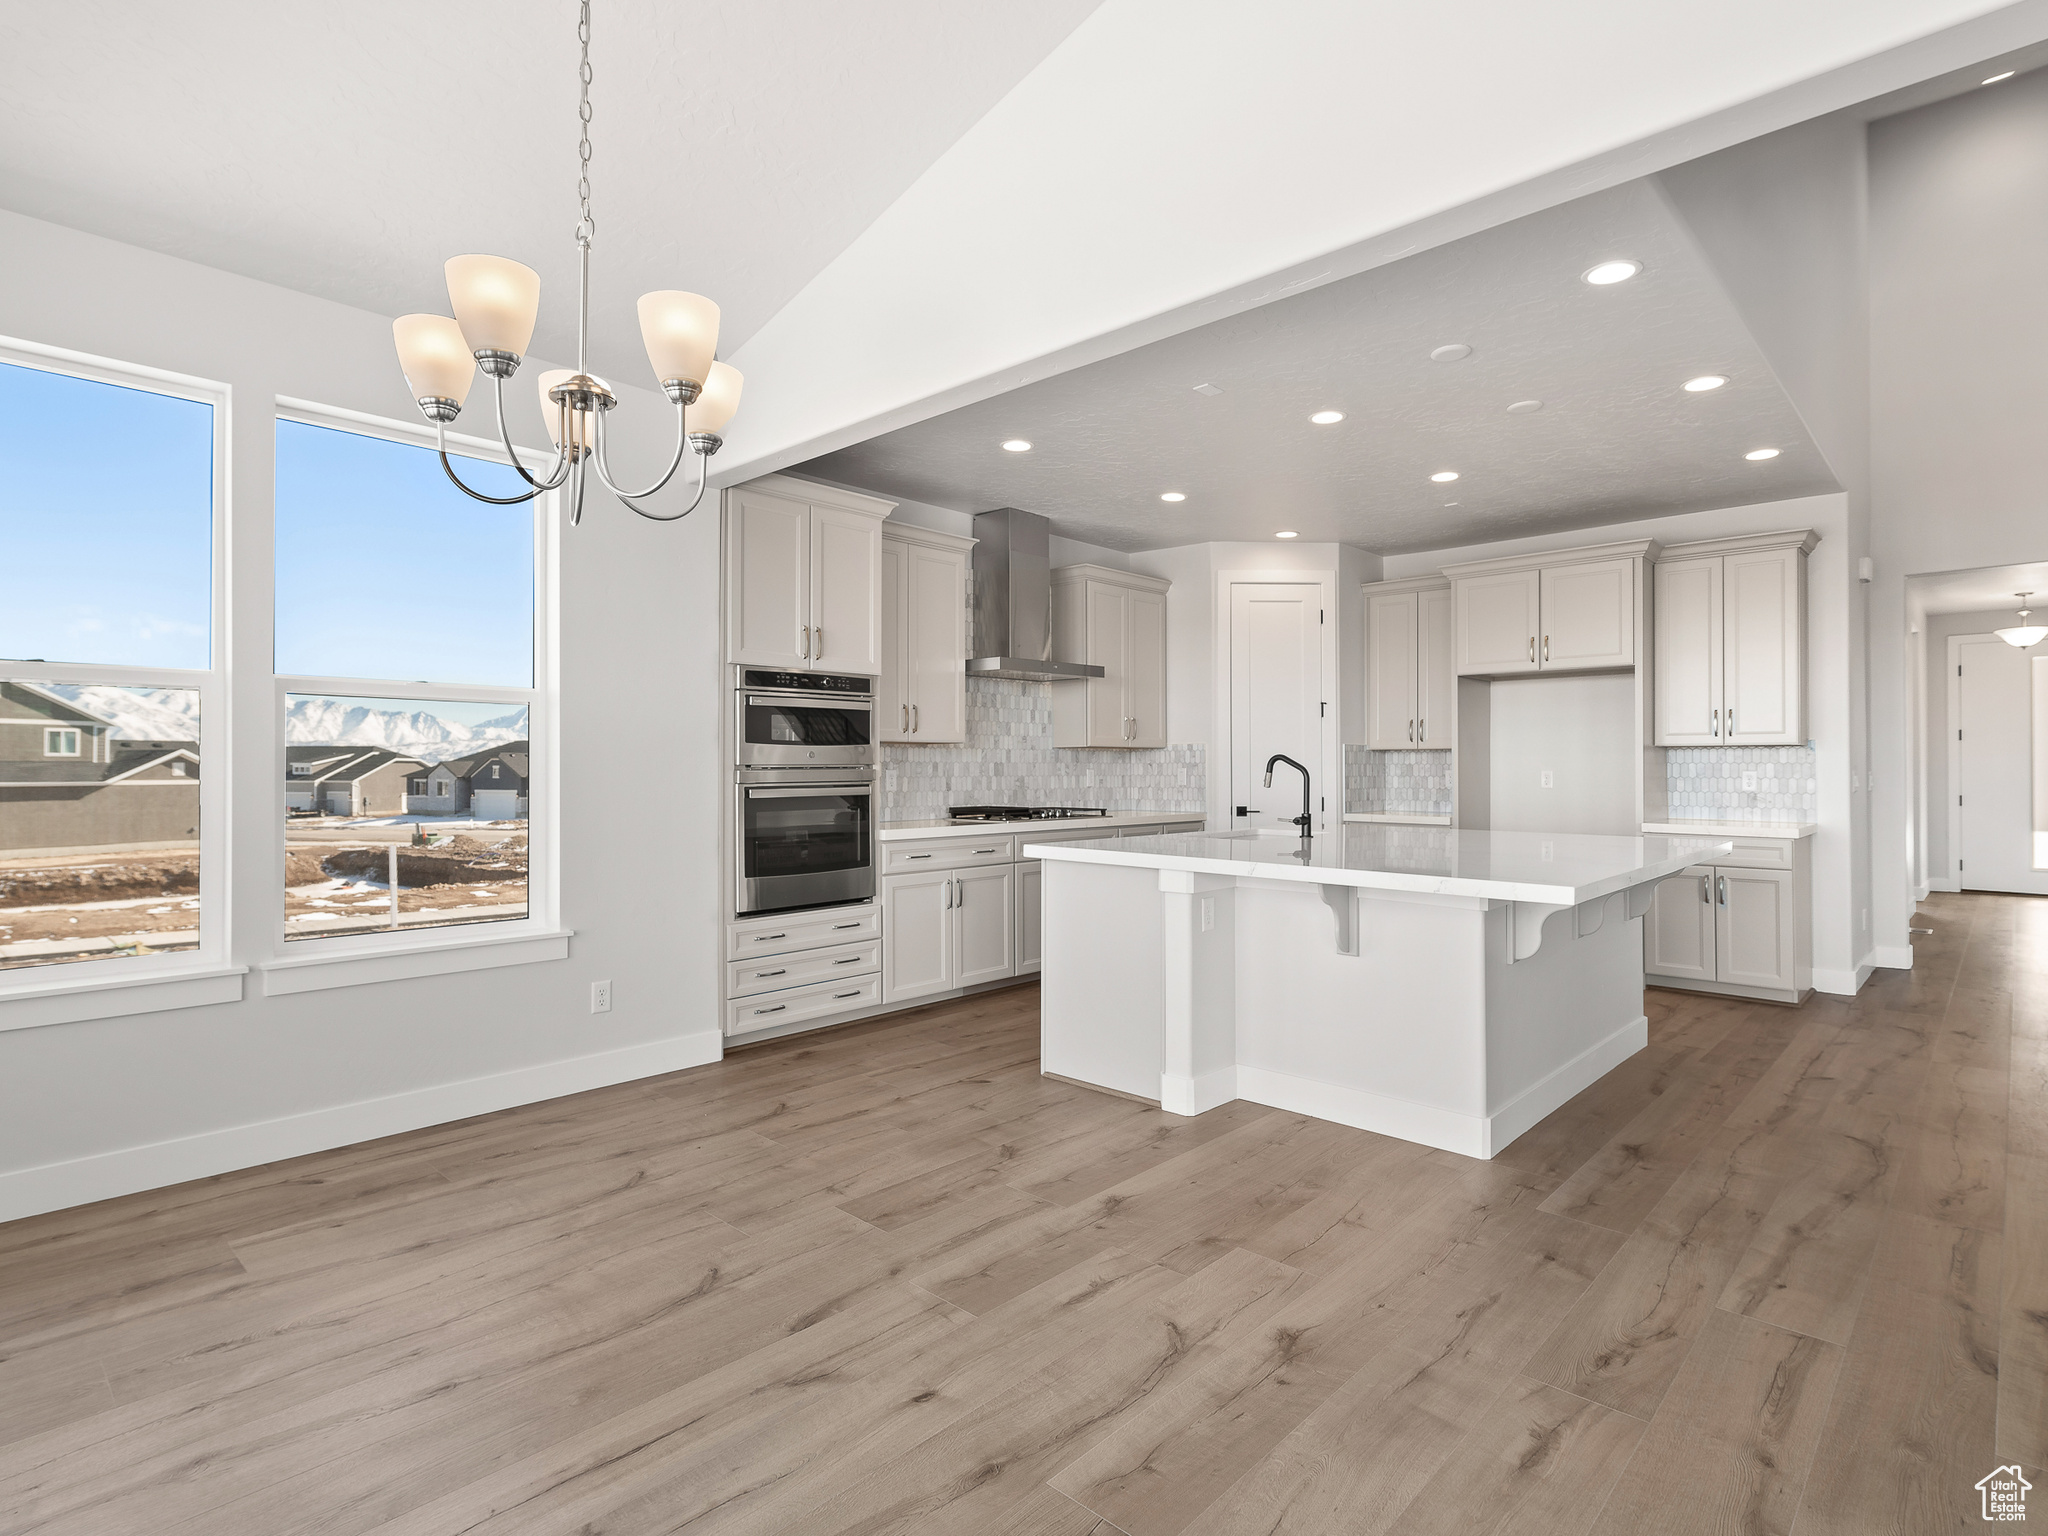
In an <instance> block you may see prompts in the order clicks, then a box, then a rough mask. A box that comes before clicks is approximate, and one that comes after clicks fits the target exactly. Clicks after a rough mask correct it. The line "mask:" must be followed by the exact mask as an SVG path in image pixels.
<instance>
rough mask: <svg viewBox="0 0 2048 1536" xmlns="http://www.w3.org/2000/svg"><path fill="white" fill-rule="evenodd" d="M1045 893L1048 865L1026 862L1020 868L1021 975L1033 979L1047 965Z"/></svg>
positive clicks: (1018, 914) (1019, 965) (1018, 868)
mask: <svg viewBox="0 0 2048 1536" xmlns="http://www.w3.org/2000/svg"><path fill="white" fill-rule="evenodd" d="M1044 889H1045V865H1044V863H1043V862H1041V861H1040V860H1038V859H1025V860H1023V861H1022V862H1020V863H1019V864H1018V865H1017V974H1018V975H1019V976H1026V975H1029V974H1030V973H1031V972H1033V971H1035V970H1037V969H1038V968H1039V966H1040V965H1041V964H1042V963H1043V962H1044V959H1045V949H1044V934H1045V913H1044V909H1043V908H1042V907H1040V905H1039V893H1040V892H1041V891H1043V890H1044Z"/></svg>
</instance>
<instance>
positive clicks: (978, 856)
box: [882, 832, 1017, 875]
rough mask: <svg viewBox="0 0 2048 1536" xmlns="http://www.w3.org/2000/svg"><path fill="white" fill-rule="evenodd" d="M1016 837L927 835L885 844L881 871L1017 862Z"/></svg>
mask: <svg viewBox="0 0 2048 1536" xmlns="http://www.w3.org/2000/svg"><path fill="white" fill-rule="evenodd" d="M1016 862H1017V839H1016V838H1015V837H1013V836H1012V835H1011V834H1009V833H1008V832H1005V833H1002V834H1001V835H1000V836H996V837H962V838H951V837H949V838H924V839H920V840H919V841H916V842H908V843H884V844H882V873H883V874H885V875H911V874H915V873H917V871H919V870H921V869H966V868H967V867H969V866H970V865H974V864H1014V863H1016Z"/></svg>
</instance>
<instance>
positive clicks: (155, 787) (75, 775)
mask: <svg viewBox="0 0 2048 1536" xmlns="http://www.w3.org/2000/svg"><path fill="white" fill-rule="evenodd" d="M114 731H115V725H114V722H113V721H111V720H107V719H104V718H102V717H101V716H99V715H96V714H94V713H92V712H91V711H90V710H87V709H83V708H81V707H80V706H78V705H76V704H73V703H71V702H70V701H69V700H68V699H65V698H62V697H61V696H59V695H57V694H54V693H50V692H47V691H46V690H44V689H42V688H38V687H37V686H36V685H35V684H33V683H17V682H0V848H4V849H6V850H8V851H10V852H21V851H24V850H31V849H33V850H37V851H41V852H45V853H52V852H58V851H62V850H71V849H76V850H96V849H101V848H108V847H116V846H118V847H129V848H150V847H159V848H161V847H175V846H183V845H186V844H189V843H191V842H192V841H193V840H194V839H195V838H197V837H198V836H199V743H197V742H196V741H119V740H116V739H115V736H114Z"/></svg>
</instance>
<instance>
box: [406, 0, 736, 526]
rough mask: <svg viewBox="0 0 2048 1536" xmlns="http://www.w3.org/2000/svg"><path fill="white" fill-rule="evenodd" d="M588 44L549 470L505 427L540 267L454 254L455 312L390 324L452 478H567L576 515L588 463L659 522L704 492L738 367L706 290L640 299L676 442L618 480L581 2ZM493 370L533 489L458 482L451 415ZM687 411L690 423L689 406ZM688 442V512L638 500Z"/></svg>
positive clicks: (548, 381) (536, 484)
mask: <svg viewBox="0 0 2048 1536" xmlns="http://www.w3.org/2000/svg"><path fill="white" fill-rule="evenodd" d="M576 37H577V40H578V42H579V43H580V45H581V48H582V59H581V63H580V65H579V67H578V70H577V79H578V80H579V82H580V84H581V87H582V91H581V98H580V100H579V101H578V103H577V109H576V112H577V117H578V118H579V119H580V120H581V123H582V134H581V138H580V140H579V142H578V144H577V150H576V153H577V160H578V175H577V182H576V195H577V197H578V199H579V200H580V202H581V204H582V211H583V216H582V218H581V219H579V220H578V221H577V224H576V246H577V251H578V261H579V270H580V282H581V289H580V292H579V294H578V299H577V309H576V367H575V368H574V369H573V370H570V369H567V368H555V369H550V370H548V371H547V372H545V373H543V374H542V375H541V376H540V399H541V413H542V414H543V415H544V416H546V417H547V421H548V432H549V435H550V436H552V437H553V438H554V442H555V457H554V459H553V461H552V462H551V463H550V464H549V465H548V468H547V471H546V473H544V474H542V475H539V476H535V475H533V474H531V473H529V472H528V471H527V469H526V467H525V466H524V465H522V464H521V463H520V462H519V455H518V453H517V452H516V451H515V450H514V449H513V447H512V438H511V434H510V433H509V432H508V431H507V430H506V427H505V381H506V380H507V379H509V378H511V377H512V375H513V374H514V373H516V372H517V371H518V369H519V363H520V359H521V358H522V357H523V356H524V354H525V352H526V347H527V343H528V342H529V341H531V340H532V339H533V326H534V321H535V319H536V318H538V316H539V313H540V274H539V273H537V272H535V271H534V270H533V268H531V267H528V266H523V265H521V264H520V263H519V262H516V261H508V260H507V259H506V258H504V257H502V256H454V257H450V258H449V261H448V265H447V272H448V302H449V305H450V307H451V308H453V309H454V311H455V318H454V319H452V320H451V319H449V318H448V317H447V316H446V315H401V316H400V317H399V318H398V319H397V320H395V321H393V322H392V325H391V332H392V336H393V339H394V340H395V341H396V342H397V345H398V364H399V367H401V368H402V369H404V370H405V379H406V383H407V385H408V386H409V387H410V388H411V390H412V392H413V396H414V398H415V399H417V400H418V402H419V407H420V411H421V413H422V414H423V415H425V416H426V418H427V420H429V421H431V422H432V423H434V435H435V440H436V444H437V446H438V447H439V449H440V453H441V468H442V469H444V470H445V471H447V474H448V478H449V479H450V480H452V481H454V482H455V484H456V485H457V486H458V487H459V488H460V489H461V490H463V491H464V492H466V493H467V494H468V495H471V496H474V497H475V498H476V499H477V500H478V501H487V502H490V503H492V504H493V505H496V506H514V505H517V504H518V503H520V502H525V501H531V500H532V499H533V498H534V497H536V496H538V495H540V494H541V493H542V492H544V491H553V490H559V489H561V487H563V486H564V485H567V486H569V488H570V490H569V521H570V522H571V523H572V524H573V523H578V522H581V521H582V518H583V483H584V479H585V476H586V474H587V473H588V468H589V466H590V465H592V464H595V465H596V466H597V474H598V478H599V479H601V480H602V481H604V483H605V485H606V486H607V487H609V488H610V490H611V491H612V494H613V495H615V496H617V497H618V498H619V500H620V501H622V502H624V503H625V504H626V505H627V506H628V507H630V508H632V510H633V511H635V512H638V513H639V514H640V515H641V516H642V517H645V518H649V519H652V520H653V521H655V522H663V523H666V522H674V521H675V520H676V519H677V518H680V517H687V516H688V515H689V514H690V513H691V512H694V511H695V510H696V509H697V503H698V502H700V501H702V500H703V499H704V488H705V486H706V484H708V483H709V476H710V469H711V465H710V456H711V455H712V454H714V453H716V452H718V450H719V447H720V446H721V445H722V443H723V441H724V439H723V438H721V437H720V435H719V434H720V433H721V432H722V431H723V430H724V428H725V424H726V423H727V422H728V421H730V420H731V419H732V414H733V412H734V411H735V410H737V409H738V408H739V403H740V376H739V374H738V372H737V371H736V370H734V369H733V368H732V367H731V366H730V365H729V364H726V363H721V362H716V361H714V360H713V359H714V356H715V354H716V352H717V350H718V306H717V305H716V304H714V303H712V302H711V301H710V300H709V299H707V298H705V297H703V296H702V295H701V294H695V293H683V292H680V291H678V290H674V289H668V290H664V291H662V292H658V293H646V294H642V295H641V296H640V336H641V340H642V341H644V342H645V343H646V346H647V360H648V361H649V362H650V363H652V364H653V365H654V376H655V378H656V379H658V380H659V381H660V382H661V388H662V392H663V393H664V394H666V395H667V396H668V397H669V399H670V400H671V401H673V402H674V403H675V408H676V449H675V455H674V457H673V458H671V459H670V460H669V466H668V470H667V472H666V473H664V474H663V475H662V477H661V478H660V479H659V480H657V481H655V482H654V484H652V485H650V486H648V487H647V488H646V489H645V490H640V491H626V490H622V489H620V487H619V483H618V482H617V481H616V480H614V479H613V478H612V475H611V466H610V462H609V460H608V458H607V455H606V453H605V433H604V422H605V413H606V412H608V411H609V410H611V408H612V407H613V406H615V405H617V404H618V403H619V401H618V397H617V396H616V395H615V394H613V393H612V389H611V386H610V385H609V384H607V383H605V381H604V380H603V379H601V378H598V377H597V376H596V375H594V374H592V373H591V372H590V371H589V368H588V350H587V349H588V344H589V330H590V242H591V237H592V236H593V235H594V234H595V233H596V231H597V225H596V223H595V221H594V220H593V219H592V218H591V214H590V0H582V5H581V8H580V11H579V13H578V16H577V21H576ZM479 368H481V369H483V371H484V372H485V373H487V374H489V375H490V377H491V385H492V389H493V392H494V393H495V395H496V402H497V410H498V439H499V441H500V442H501V443H502V444H503V445H504V448H505V456H506V458H507V459H508V460H509V461H510V462H511V465H512V467H513V468H514V469H515V470H517V471H518V472H519V477H520V478H521V479H522V480H524V481H525V482H526V484H527V487H528V489H526V490H525V491H523V492H521V493H520V494H519V495H517V496H486V495H485V494H484V493H483V492H482V491H479V490H475V489H473V488H472V487H470V486H467V485H464V484H463V483H462V477H461V476H459V475H457V474H456V473H455V465H454V464H453V463H452V462H451V461H450V460H449V457H448V423H449V422H451V421H453V420H454V419H455V418H456V416H457V415H459V414H460V413H461V410H462V402H463V401H464V400H465V399H467V398H468V396H469V389H470V385H471V384H473V383H474V382H475V380H476V371H477V369H479ZM686 413H687V415H688V417H689V420H688V422H687V425H686V423H685V415H686ZM686 448H693V449H695V450H696V452H697V455H698V457H699V458H700V459H701V460H703V463H702V465H701V467H700V471H699V474H698V483H697V494H696V496H695V497H694V498H693V499H692V500H691V502H690V504H689V505H688V506H687V507H684V508H683V509H682V510H681V511H680V512H667V513H657V512H650V511H648V510H647V509H646V508H644V507H641V506H638V505H635V503H636V502H637V501H640V500H644V499H645V498H647V497H649V496H652V495H654V494H655V493H656V492H657V491H659V490H661V489H662V488H663V487H664V486H666V485H667V484H668V483H669V481H670V480H672V479H674V478H675V473H676V471H677V470H678V469H679V468H681V467H682V462H683V453H684V451H685V449H686Z"/></svg>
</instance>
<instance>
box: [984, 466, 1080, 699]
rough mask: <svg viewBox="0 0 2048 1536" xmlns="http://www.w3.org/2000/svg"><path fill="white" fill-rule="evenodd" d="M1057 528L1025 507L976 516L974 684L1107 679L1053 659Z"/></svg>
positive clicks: (1078, 664)
mask: <svg viewBox="0 0 2048 1536" xmlns="http://www.w3.org/2000/svg"><path fill="white" fill-rule="evenodd" d="M1051 527H1052V525H1051V524H1049V523H1048V522H1047V521H1046V520H1045V519H1044V518H1042V517H1040V516H1039V515H1038V514H1037V513H1036V512H1026V511H1024V510H1022V509H1021V508H1019V507H1002V508H999V509H998V510H996V511H994V512H981V513H977V514H976V515H975V519H974V537H975V541H976V542H975V545H974V659H973V660H972V661H970V662H968V663H967V675H968V676H969V677H1015V678H1023V679H1025V680H1027V681H1031V682H1060V681H1062V680H1064V679H1067V678H1074V677H1101V676H1102V675H1103V670H1102V668H1100V667H1095V666H1090V665H1089V664H1088V663H1086V662H1082V661H1054V660H1053V659H1052V558H1051V554H1050V549H1051Z"/></svg>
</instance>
